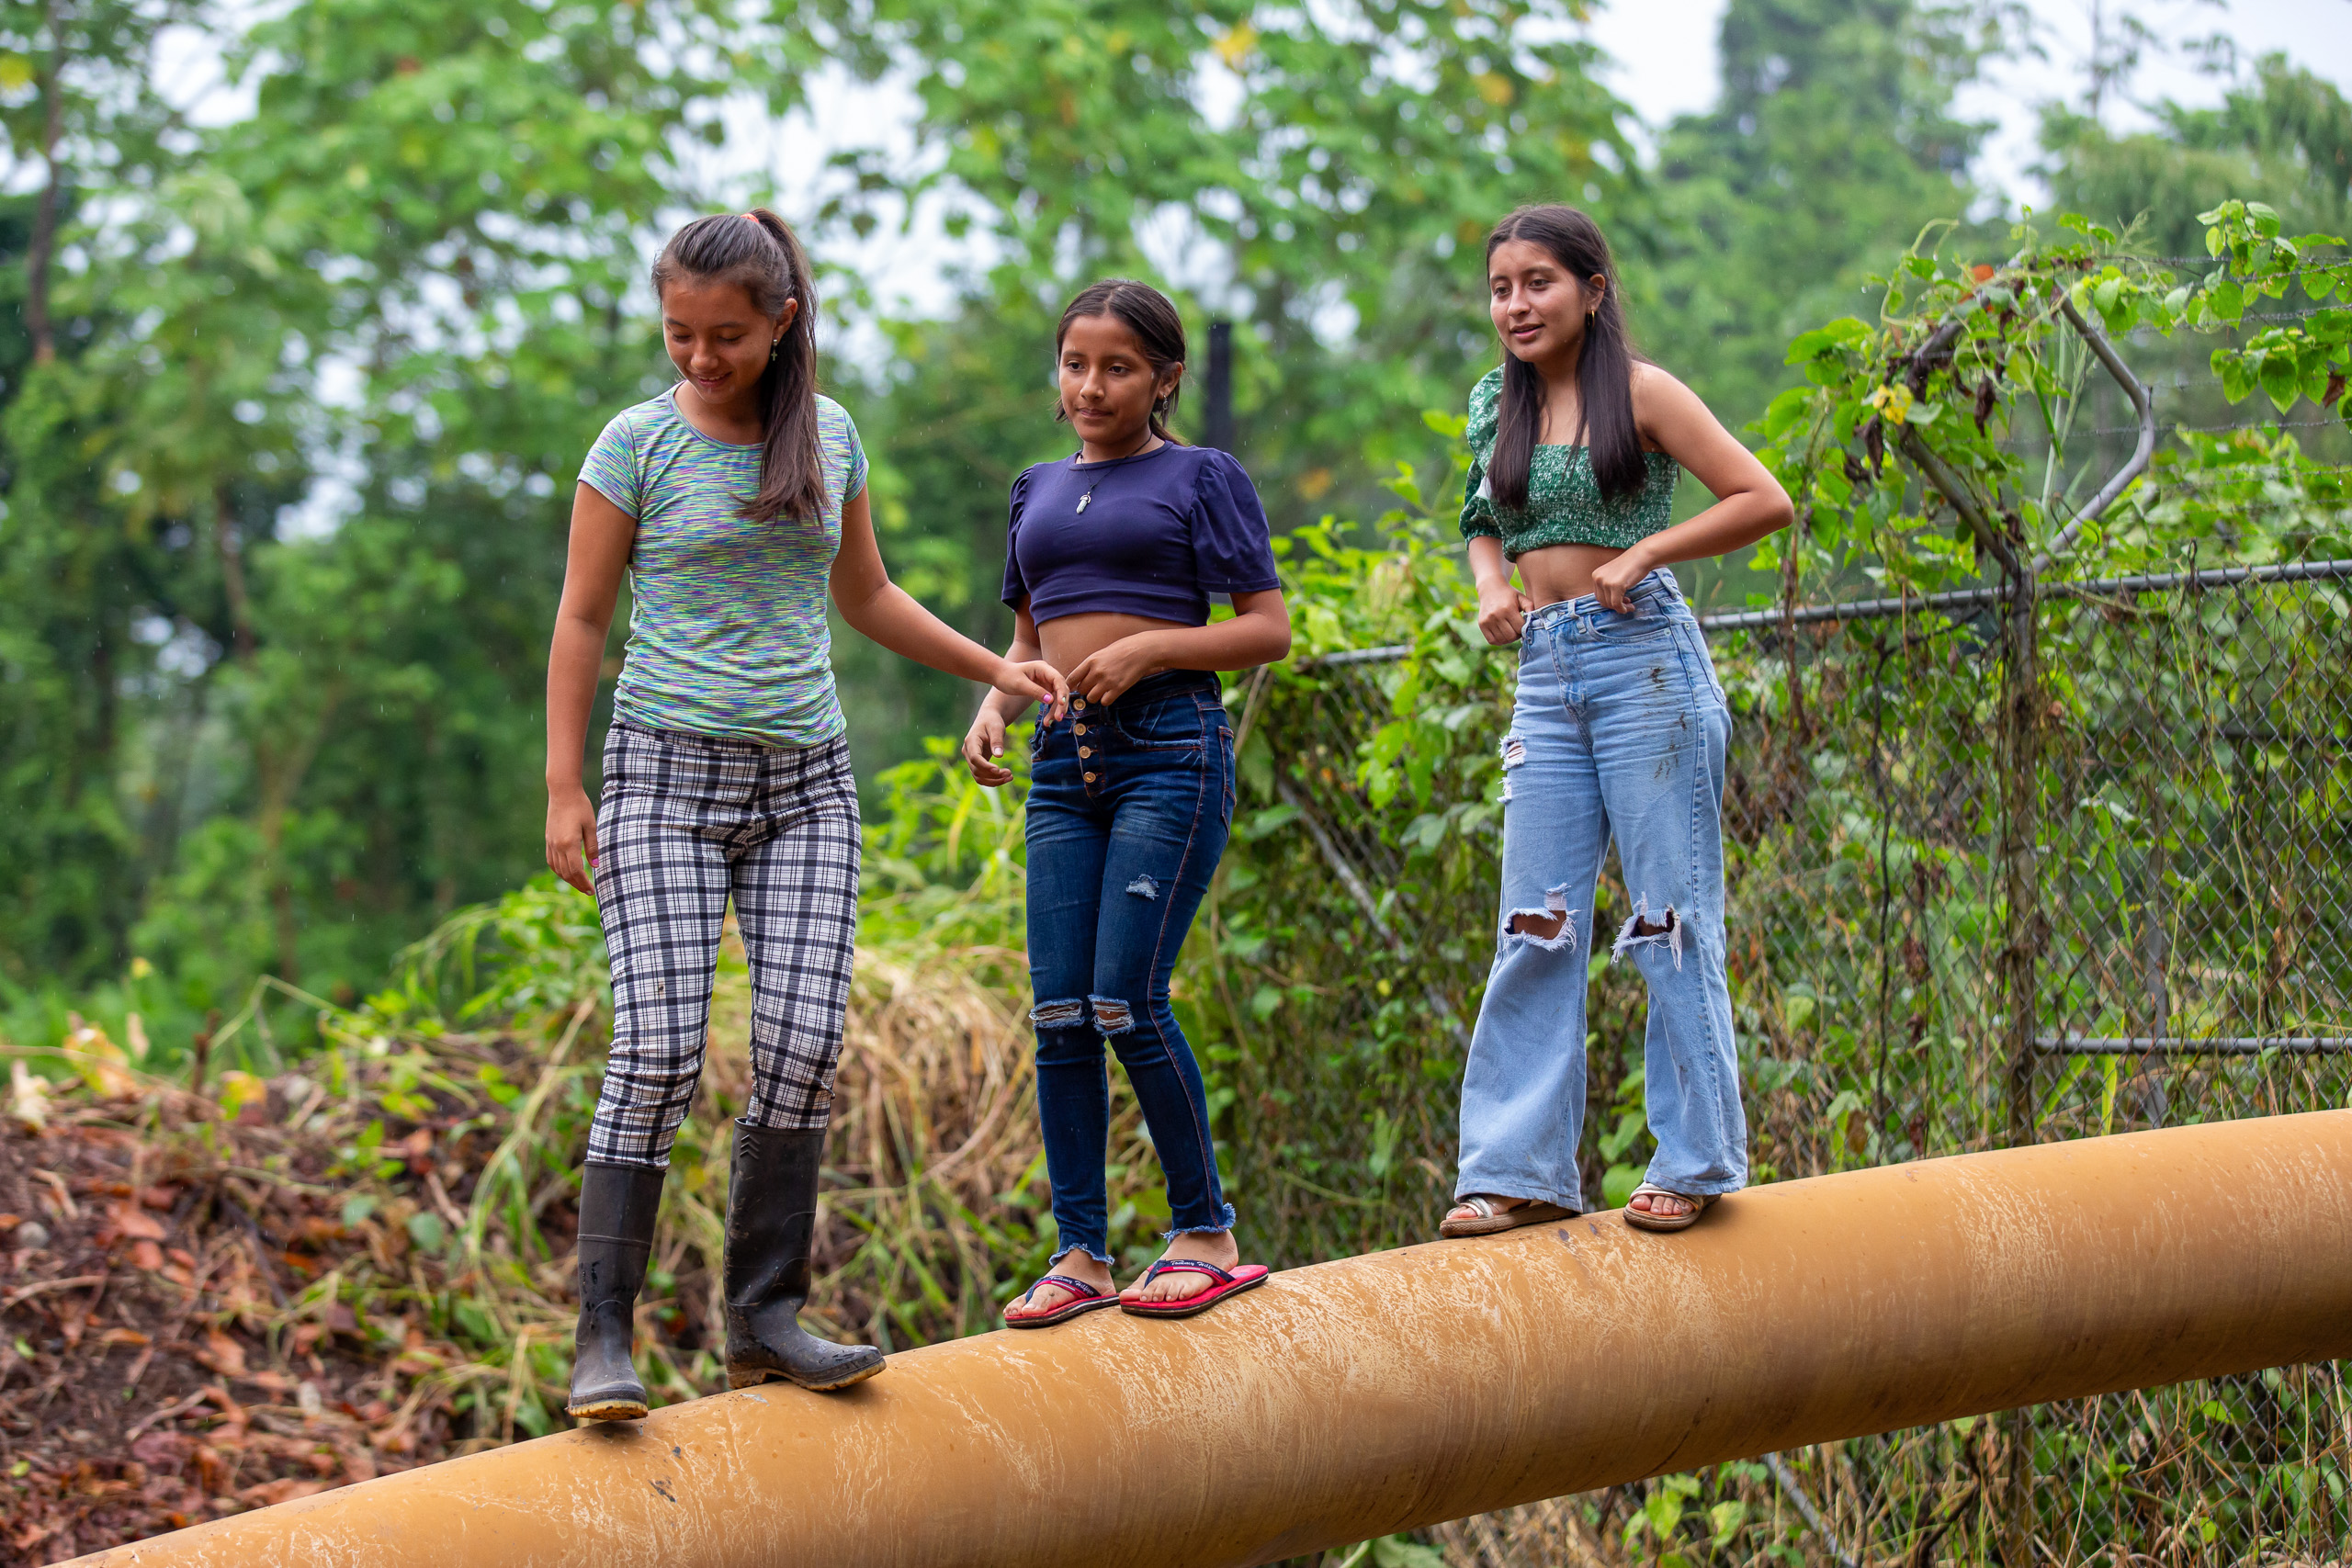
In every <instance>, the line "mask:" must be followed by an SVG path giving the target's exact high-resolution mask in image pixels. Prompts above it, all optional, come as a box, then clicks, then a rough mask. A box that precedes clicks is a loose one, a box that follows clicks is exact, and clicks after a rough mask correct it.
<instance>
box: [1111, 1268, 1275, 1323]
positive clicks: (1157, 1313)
mask: <svg viewBox="0 0 2352 1568" xmlns="http://www.w3.org/2000/svg"><path fill="white" fill-rule="evenodd" d="M1268 1272H1269V1270H1268V1269H1267V1268H1266V1266H1265V1265H1264V1264H1262V1263H1244V1264H1243V1265H1242V1266H1241V1267H1240V1268H1238V1269H1234V1270H1233V1271H1232V1272H1230V1273H1227V1271H1226V1270H1225V1269H1220V1268H1218V1267H1217V1266H1216V1264H1214V1263H1204V1262H1202V1261H1201V1260H1200V1259H1198V1258H1161V1259H1160V1260H1159V1262H1157V1263H1155V1264H1153V1265H1152V1266H1151V1267H1150V1268H1148V1269H1145V1270H1144V1272H1143V1279H1142V1280H1140V1281H1138V1282H1139V1283H1141V1284H1146V1285H1148V1284H1150V1283H1151V1282H1152V1281H1153V1280H1157V1279H1159V1277H1160V1276H1161V1275H1162V1274H1206V1275H1207V1276H1208V1277H1209V1278H1211V1279H1212V1280H1216V1284H1214V1285H1212V1286H1210V1287H1209V1288H1208V1289H1207V1290H1205V1291H1203V1292H1201V1293H1200V1294H1198V1295H1194V1296H1179V1297H1178V1298H1177V1299H1176V1300H1174V1301H1172V1302H1143V1301H1134V1302H1131V1301H1128V1300H1127V1299H1125V1297H1121V1298H1120V1300H1119V1310H1120V1311H1121V1312H1124V1313H1126V1314H1130V1315H1132V1316H1135V1317H1191V1316H1193V1314H1196V1313H1204V1312H1206V1311H1208V1310H1209V1308H1211V1307H1213V1306H1215V1305H1216V1303H1219V1302H1221V1301H1223V1300H1225V1298H1226V1297H1227V1296H1238V1295H1239V1294H1240V1293H1241V1292H1244V1291H1250V1290H1255V1289H1257V1288H1258V1287H1259V1286H1260V1285H1262V1284H1264V1283H1265V1282H1266V1275H1267V1273H1268Z"/></svg>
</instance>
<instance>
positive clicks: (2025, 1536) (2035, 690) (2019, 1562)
mask: <svg viewBox="0 0 2352 1568" xmlns="http://www.w3.org/2000/svg"><path fill="white" fill-rule="evenodd" d="M2007 577H2008V588H2009V603H2008V606H2007V615H2005V616H2004V617H2003V623H2002V631H2003V637H2002V642H2003V644H2004V647H2003V649H2002V659H2001V667H2002V682H2001V688H2002V689H2001V718H2000V728H1999V736H2000V739H1999V744H1998V747H1997V749H1996V756H1997V757H1998V758H1999V760H2000V766H2001V772H2002V780H2001V832H2000V838H1999V845H2000V849H1999V857H2000V863H2001V893H2002V903H2003V906H2004V908H2003V911H2002V942H2001V1005H2002V1009H2003V1012H2004V1017H2003V1020H2002V1021H2003V1024H2004V1025H2005V1030H2004V1032H2005V1033H2006V1034H2007V1040H2006V1041H2005V1042H2004V1044H2005V1046H2006V1049H2005V1052H2004V1055H2006V1056H2007V1059H2008V1079H2009V1081H2008V1093H2007V1097H2006V1098H2007V1111H2008V1114H2007V1126H2006V1127H2005V1128H2004V1129H2003V1132H2004V1137H2003V1142H2004V1143H2006V1144H2007V1145H2009V1146H2011V1147H2013V1148H2014V1147H2016V1146H2018V1145H2024V1144H2030V1143H2032V1142H2033V1141H2034V1105H2033V1068H2034V1061H2035V1039H2036V1036H2037V1035H2038V1033H2039V1030H2038V1029H2037V1027H2036V1025H2037V1022H2038V1021H2039V1019H2040V1017H2041V987H2040V966H2039V964H2038V960H2039V958H2040V956H2041V933H2042V931H2043V930H2044V929H2045V923H2046V922H2045V920H2044V918H2043V915H2042V910H2041V855H2040V853H2039V852H2038V851H2039V847H2040V846H2039V839H2040V836H2041V659H2040V654H2041V646H2040V645H2041V637H2040V631H2041V616H2040V614H2039V613H2038V611H2037V609H2036V607H2035V593H2034V586H2035V583H2034V577H2035V574H2034V571H2033V569H2032V568H2031V567H2030V566H2026V565H2023V564H2022V563H2018V562H2013V563H2009V570H2008V572H2007ZM2002 1426H2003V1427H2004V1431H2003V1434H2002V1435H2003V1437H2004V1438H2005V1439H2006V1441H2005V1443H2004V1444H2003V1450H2004V1451H2003V1453H2002V1457H2001V1472H2000V1477H1999V1491H2000V1500H1999V1502H1998V1503H1997V1504H1996V1518H1997V1520H1998V1524H1997V1527H1996V1528H1997V1530H1998V1537H1999V1550H2000V1556H2001V1562H2002V1563H2003V1564H2004V1565H2005V1568H2032V1562H2033V1482H2034V1469H2035V1465H2034V1451H2033V1450H2034V1433H2033V1412H2032V1411H2031V1410H2030V1409H2018V1410H2011V1411H2008V1412H2007V1413H2006V1414H2005V1415H2004V1416H2003V1417H2002Z"/></svg>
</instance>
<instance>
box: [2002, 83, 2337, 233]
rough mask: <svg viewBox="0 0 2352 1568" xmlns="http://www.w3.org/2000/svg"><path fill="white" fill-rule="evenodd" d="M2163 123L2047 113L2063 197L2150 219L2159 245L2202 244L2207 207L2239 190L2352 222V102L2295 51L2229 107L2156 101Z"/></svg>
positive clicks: (2117, 218) (2283, 208) (2314, 217)
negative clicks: (2126, 123) (2125, 126)
mask: <svg viewBox="0 0 2352 1568" xmlns="http://www.w3.org/2000/svg"><path fill="white" fill-rule="evenodd" d="M2155 118H2156V125H2155V128H2154V129H2153V130H2145V131H2139V132H2135V133H2132V134H2130V135H2121V136H2119V135H2116V134H2115V133H2113V132H2111V131H2109V130H2108V129H2107V128H2106V127H2105V126H2104V125H2103V124H2101V123H2100V122H2099V120H2098V118H2097V117H2096V116H2095V115H2092V114H2089V113H2086V112H2082V111H2079V110H2076V109H2074V108H2070V107H2066V106H2064V105H2052V107H2050V108H2049V109H2048V110H2047V111H2046V112H2045V113H2044V115H2043V117H2042V122H2041V143H2042V147H2043V150H2044V152H2045V153H2046V154H2047V159H2048V161H2047V163H2046V164H2045V165H2044V167H2043V170H2042V173H2043V175H2045V176H2046V177H2047V178H2048V179H2049V181H2050V187H2051V190H2052V194H2053V195H2054V196H2055V197H2057V200H2058V202H2059V204H2060V205H2061V206H2062V207H2064V209H2067V210H2070V211H2075V212H2082V213H2086V214H2088V215H2089V216H2091V217H2094V218H2096V219H2098V220H2100V221H2101V222H2105V223H2111V224H2113V225H2115V226H2116V227H2117V228H2118V229H2119V230H2120V229H2126V228H2129V227H2131V225H2132V224H2134V223H2135V222H2136V223H2137V224H2138V225H2139V227H2138V230H2137V231H2136V232H2135V233H2134V235H2133V238H2134V239H2135V240H2136V241H2138V242H2139V243H2143V244H2144V245H2145V246H2147V247H2148V248H2149V249H2150V250H2151V251H2152V252H2153V253H2154V254H2159V255H2171V256H2201V255H2202V254H2204V250H2205V242H2204V228H2203V225H2202V224H2200V223H2199V220H2198V214H2199V213H2200V212H2205V211H2208V210H2211V209H2213V208H2215V207H2217V206H2219V205H2220V204H2221V203H2222V201H2224V200H2226V199H2229V198H2231V197H2242V198H2244V199H2246V200H2250V201H2260V202H2265V203H2267V204H2268V205H2269V206H2270V207H2271V208H2273V209H2276V210H2277V211H2278V215H2279V217H2280V219H2281V220H2283V221H2284V222H2285V224H2286V225H2287V227H2288V229H2289V230H2290V231H2294V232H2301V231H2308V230H2319V231H2325V232H2328V233H2333V234H2342V233H2345V232H2346V231H2347V230H2352V104H2347V103H2346V101H2345V97H2344V95H2343V93H2342V92H2341V91H2339V90H2338V89H2337V88H2336V86H2335V84H2334V83H2331V82H2329V81H2327V80H2325V79H2324V78H2323V77H2320V76H2318V75H2315V74H2313V73H2312V72H2311V71H2309V70H2306V69H2305V68H2303V67H2301V66H2300V65H2296V64H2294V63H2292V62H2290V61H2289V60H2288V59H2287V57H2286V56H2285V55H2283V54H2272V55H2266V56H2264V57H2263V58H2262V59H2260V60H2258V61H2256V62H2255V66H2254V73H2253V77H2252V79H2251V80H2250V81H2241V82H2239V83H2237V84H2236V85H2233V87H2232V88H2231V89H2230V91H2229V92H2228V93H2227V94H2226V95H2224V96H2223V98H2222V102H2221V104H2220V105H2219V106H2218V107H2211V108H2188V107H2182V106H2181V105H2179V104H2177V103H2171V102H2165V103H2160V104H2158V105H2156V106H2155Z"/></svg>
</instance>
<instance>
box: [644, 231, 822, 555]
mask: <svg viewBox="0 0 2352 1568" xmlns="http://www.w3.org/2000/svg"><path fill="white" fill-rule="evenodd" d="M682 277H690V278H693V279H694V280H695V282H697V283H709V282H713V281H723V282H727V283H737V284H741V285H742V288H743V292H744V293H746V294H748V295H750V296H751V299H752V309H753V310H757V311H758V312H759V313H760V314H762V315H763V316H766V317H769V318H770V319H774V318H775V317H777V316H781V315H783V314H784V308H785V306H786V304H788V303H789V302H791V301H792V300H795V299H797V300H799V301H800V310H799V313H798V314H797V315H796V316H794V317H793V318H792V325H790V326H789V327H786V329H785V331H784V335H783V337H782V338H781V339H779V340H778V341H777V343H776V345H775V353H774V355H772V356H771V357H770V358H769V360H768V367H767V370H766V371H765V372H764V373H763V375H762V376H761V377H760V385H759V397H760V489H759V492H758V493H757V494H756V495H754V496H752V499H751V500H749V501H747V502H744V503H743V505H742V507H741V510H740V511H738V512H737V513H736V515H737V516H739V517H742V518H746V519H749V520H750V521H752V522H754V523H773V522H775V520H776V519H777V518H779V517H814V516H817V515H818V514H819V513H821V512H823V511H824V508H825V465H824V459H823V457H822V456H821V454H820V451H819V449H818V445H817V288H816V285H815V284H814V283H813V282H812V281H811V280H810V278H809V256H808V254H807V253H806V252H804V251H803V250H801V248H800V242H799V240H798V239H797V238H796V237H795V236H794V235H793V232H792V228H791V226H790V225H789V224H787V223H786V222H785V220H783V219H781V218H778V217H777V216H776V215H775V213H773V212H770V211H769V210H768V209H766V208H764V207H757V208H753V209H752V210H751V211H749V212H743V213H734V212H729V213H723V214H720V215H718V216H715V217H710V218H697V219H695V220H694V221H693V222H691V223H689V224H687V225H686V226H685V227H684V228H683V229H681V230H679V231H677V232H676V233H674V234H673V235H671V236H670V243H668V244H666V245H664V246H662V255H661V257H660V259H659V260H657V261H655V262H654V264H653V292H654V295H655V296H656V297H657V298H658V297H659V296H660V295H661V293H662V289H664V288H667V287H669V286H670V285H671V284H673V283H674V282H676V281H678V280H679V279H680V278H682Z"/></svg>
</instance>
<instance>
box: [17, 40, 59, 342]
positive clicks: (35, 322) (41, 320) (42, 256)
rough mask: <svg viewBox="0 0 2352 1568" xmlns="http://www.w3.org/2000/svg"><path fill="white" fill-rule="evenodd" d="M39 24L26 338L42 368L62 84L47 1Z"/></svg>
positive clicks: (51, 338)
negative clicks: (41, 39) (37, 176)
mask: <svg viewBox="0 0 2352 1568" xmlns="http://www.w3.org/2000/svg"><path fill="white" fill-rule="evenodd" d="M41 26H42V28H44V30H46V31H47V32H48V34H49V53H48V54H47V56H46V57H44V59H43V61H42V63H41V70H40V97H41V107H42V118H41V130H40V157H41V164H42V165H43V167H44V168H45V169H46V171H47V173H48V176H49V177H48V180H47V181H46V183H44V184H43V185H42V186H41V188H40V204H39V205H38V206H37V207H35V208H34V209H33V231H32V238H31V240H30V241H29V243H27V245H26V246H25V335H26V336H27V337H28V338H30V339H31V340H32V345H33V363H34V364H36V365H47V364H49V363H51V361H53V360H54V359H56V357H57V334H56V333H55V331H54V330H53V329H52V328H51V325H50V321H49V267H50V258H51V256H52V255H54V254H56V250H57V186H58V170H57V142H58V139H59V138H60V137H61V136H62V135H63V133H64V129H65V86H64V82H63V80H62V72H61V70H60V68H61V67H62V65H63V63H64V60H65V39H64V37H63V35H62V32H61V31H60V30H59V27H58V17H57V0H49V3H48V4H47V5H45V6H42V7H41Z"/></svg>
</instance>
